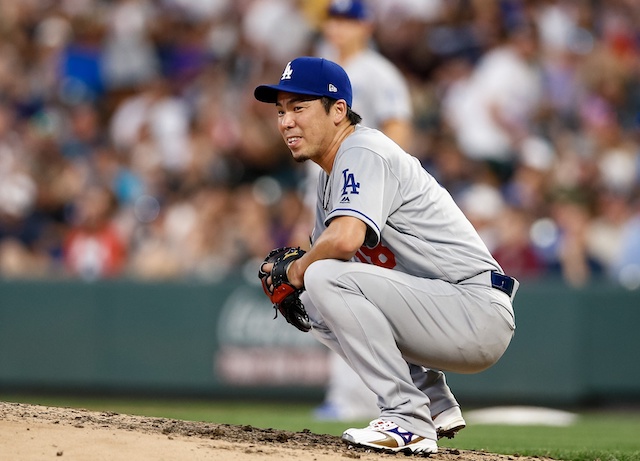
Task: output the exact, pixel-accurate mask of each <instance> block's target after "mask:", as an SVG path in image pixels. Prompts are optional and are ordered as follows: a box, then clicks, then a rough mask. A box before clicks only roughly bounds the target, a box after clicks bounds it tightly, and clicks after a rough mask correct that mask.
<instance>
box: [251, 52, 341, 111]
mask: <svg viewBox="0 0 640 461" xmlns="http://www.w3.org/2000/svg"><path fill="white" fill-rule="evenodd" d="M280 91H284V92H287V93H295V94H303V95H309V96H318V97H321V96H327V97H329V98H332V99H344V100H345V101H346V102H347V105H348V106H349V107H351V103H352V100H353V94H352V90H351V82H350V81H349V77H348V76H347V73H346V72H345V71H344V69H343V68H342V67H340V66H339V65H338V64H336V63H335V62H333V61H329V60H328V59H324V58H315V57H309V56H303V57H300V58H296V59H294V60H293V61H291V62H289V63H287V65H286V66H285V68H284V71H283V72H282V76H281V77H280V83H279V84H277V85H260V86H258V87H257V88H256V89H255V91H254V93H253V94H254V96H255V98H256V99H257V100H258V101H262V102H268V103H275V102H276V101H277V99H278V92H280Z"/></svg>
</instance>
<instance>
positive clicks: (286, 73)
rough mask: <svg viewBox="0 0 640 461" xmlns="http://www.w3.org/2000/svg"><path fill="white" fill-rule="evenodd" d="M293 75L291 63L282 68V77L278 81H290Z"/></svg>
mask: <svg viewBox="0 0 640 461" xmlns="http://www.w3.org/2000/svg"><path fill="white" fill-rule="evenodd" d="M292 74H293V69H292V68H291V61H289V62H288V63H287V67H285V68H284V71H283V72H282V77H280V80H291V75H292Z"/></svg>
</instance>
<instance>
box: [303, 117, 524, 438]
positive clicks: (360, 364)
mask: <svg viewBox="0 0 640 461" xmlns="http://www.w3.org/2000/svg"><path fill="white" fill-rule="evenodd" d="M317 203H318V206H317V216H316V218H317V219H316V225H315V228H314V233H313V241H315V239H316V238H317V237H318V236H319V235H320V234H321V233H322V232H323V231H324V229H326V227H327V226H328V225H329V224H330V222H331V220H332V219H335V218H337V217H339V216H353V217H356V218H358V219H361V220H362V221H363V222H364V223H366V224H367V228H368V231H367V234H366V237H365V245H363V246H362V247H361V248H360V250H359V251H358V252H357V254H356V256H355V257H354V259H353V261H346V262H345V261H337V260H333V259H325V260H320V261H316V262H314V263H312V264H311V265H310V266H309V267H308V268H307V270H306V272H305V275H304V282H305V289H306V291H305V292H304V293H303V295H302V296H301V299H302V301H303V303H304V305H305V307H306V309H307V311H308V313H309V317H310V319H311V323H312V326H313V329H312V332H313V334H314V336H315V337H316V338H317V339H318V340H320V341H321V342H322V343H324V344H325V345H327V346H328V347H329V348H331V349H332V350H333V351H334V352H336V353H337V354H339V355H340V356H341V357H342V358H343V359H344V360H345V361H346V363H348V364H349V365H350V366H351V368H352V369H353V370H354V371H355V372H356V373H357V374H358V376H360V378H362V380H363V382H364V383H365V384H366V386H367V387H368V388H369V389H371V390H372V391H373V392H374V393H375V395H377V396H378V406H379V408H380V409H381V413H380V417H381V418H383V419H385V420H388V421H392V422H394V423H396V424H398V425H399V426H401V427H403V428H404V429H406V430H410V431H412V432H414V433H415V434H419V435H422V436H424V437H428V438H432V439H434V440H435V438H436V433H435V426H434V424H433V421H432V418H431V416H432V415H435V414H438V413H439V412H440V411H443V410H445V409H448V408H451V407H452V406H455V405H458V403H457V401H456V400H455V397H454V396H453V394H452V393H451V391H450V389H449V387H448V386H447V384H446V380H445V377H444V374H443V373H442V371H440V370H451V371H456V372H462V373H473V372H477V371H481V370H483V369H485V368H487V367H489V366H491V365H492V364H493V363H495V362H496V361H497V360H498V359H499V358H500V357H501V356H502V354H503V353H504V351H505V350H506V348H507V346H508V344H509V342H510V341H511V337H512V336H513V331H514V329H515V323H514V316H513V309H512V306H511V300H510V298H509V296H508V295H507V294H505V293H504V292H502V291H499V290H497V289H493V288H492V286H491V285H492V283H491V271H498V272H501V268H500V266H499V265H498V263H497V262H496V261H495V260H494V258H493V257H492V256H491V254H490V253H489V251H488V250H487V248H486V246H485V245H484V243H483V242H482V240H481V239H480V237H479V236H478V235H477V233H476V231H475V230H474V228H473V226H472V225H471V223H470V222H469V221H468V220H467V219H466V217H465V216H464V214H463V213H462V212H461V211H460V209H459V208H458V207H457V205H456V204H455V202H454V201H453V199H452V198H451V196H450V195H449V194H448V193H447V191H446V190H445V189H443V188H442V187H441V186H440V185H439V184H438V183H437V182H436V181H435V179H434V178H433V177H432V176H431V175H430V174H429V173H428V172H426V171H425V170H424V169H423V168H422V166H421V164H420V163H419V161H418V160H417V159H416V158H414V157H412V156H411V155H409V154H407V153H406V152H405V151H403V150H402V149H401V148H400V147H399V146H397V145H396V144H395V143H394V142H393V141H391V140H390V139H389V138H387V137H386V136H385V135H384V134H382V133H381V132H379V131H377V130H374V129H370V128H365V127H362V126H357V127H356V130H355V132H354V133H353V134H351V135H350V136H349V137H348V138H347V139H346V140H345V141H344V142H343V143H342V145H341V146H340V148H339V150H338V152H337V155H336V158H335V162H334V165H333V169H332V171H331V174H330V175H327V174H326V173H325V172H324V171H322V172H321V173H320V177H319V182H318V200H317ZM363 263H369V264H363ZM388 269H393V270H388ZM516 288H517V287H516Z"/></svg>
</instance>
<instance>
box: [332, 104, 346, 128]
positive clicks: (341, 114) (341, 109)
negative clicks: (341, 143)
mask: <svg viewBox="0 0 640 461" xmlns="http://www.w3.org/2000/svg"><path fill="white" fill-rule="evenodd" d="M347 109H348V107H347V101H345V100H344V99H338V100H337V101H336V102H335V104H334V105H333V106H332V107H331V113H332V115H333V122H334V123H335V124H336V125H338V124H340V123H341V122H342V120H344V119H345V118H346V117H347V112H348V110H347Z"/></svg>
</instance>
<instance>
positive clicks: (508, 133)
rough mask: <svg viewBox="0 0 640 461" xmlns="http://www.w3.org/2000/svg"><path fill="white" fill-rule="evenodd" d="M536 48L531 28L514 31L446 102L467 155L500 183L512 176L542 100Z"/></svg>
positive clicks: (447, 114) (448, 115)
mask: <svg viewBox="0 0 640 461" xmlns="http://www.w3.org/2000/svg"><path fill="white" fill-rule="evenodd" d="M537 44H538V39H537V35H536V29H535V27H534V26H533V25H532V24H518V25H517V26H514V27H513V29H511V30H509V31H508V38H507V40H506V41H505V43H504V44H501V45H500V46H497V47H495V48H493V49H492V50H490V51H489V52H487V54H485V55H484V56H483V57H482V58H481V59H480V61H479V62H478V64H477V66H476V67H475V68H474V69H473V70H472V72H471V74H470V75H469V77H468V79H466V80H460V81H459V82H458V83H457V84H456V85H455V86H453V87H451V88H450V89H449V93H448V95H446V96H445V100H444V102H443V105H444V111H445V112H444V113H445V119H446V121H447V123H449V124H450V125H451V128H452V129H453V132H454V133H455V136H456V139H457V142H458V143H459V145H460V147H461V149H462V151H463V152H464V154H465V155H466V156H467V157H468V158H469V159H470V160H471V161H474V162H477V163H478V167H479V168H485V169H487V170H488V171H489V172H490V173H492V174H493V175H494V176H495V177H496V181H498V182H504V181H506V180H507V179H508V178H510V177H511V174H512V173H513V171H514V169H515V164H516V162H517V161H518V158H517V157H518V151H519V149H520V146H521V143H522V141H523V140H524V139H526V138H527V137H528V136H529V135H531V134H532V128H533V126H532V124H533V121H534V116H535V114H536V111H537V110H538V106H539V104H540V102H541V98H542V96H543V92H542V80H541V76H540V73H539V70H538V68H537V67H536V63H535V61H536V58H537V56H538V54H537V53H538V46H537Z"/></svg>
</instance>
